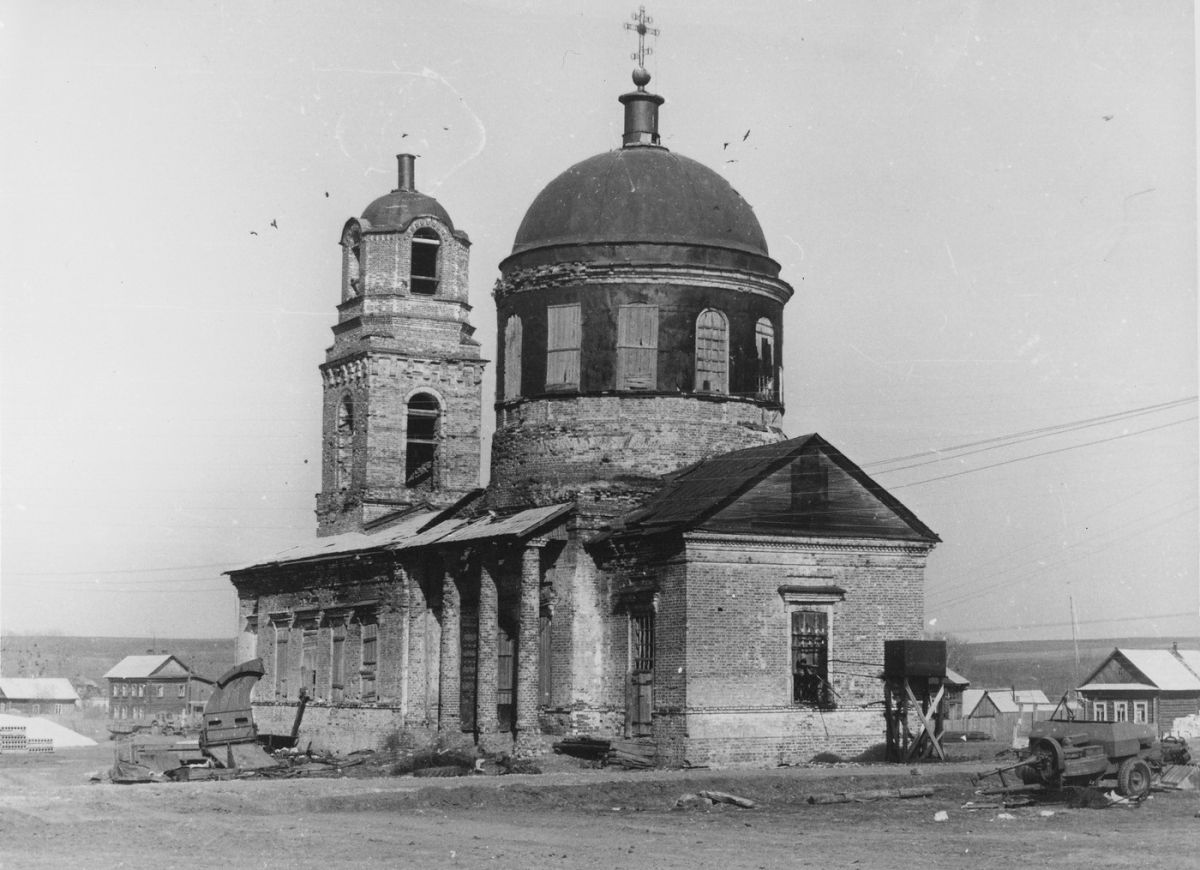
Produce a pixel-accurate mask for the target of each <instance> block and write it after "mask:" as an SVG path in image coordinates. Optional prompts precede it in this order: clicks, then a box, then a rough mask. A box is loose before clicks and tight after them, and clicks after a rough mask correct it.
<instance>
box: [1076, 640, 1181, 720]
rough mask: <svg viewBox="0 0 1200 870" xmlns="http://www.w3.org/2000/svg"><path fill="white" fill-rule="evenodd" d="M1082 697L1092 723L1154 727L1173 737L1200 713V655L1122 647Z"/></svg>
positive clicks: (1099, 670)
mask: <svg viewBox="0 0 1200 870" xmlns="http://www.w3.org/2000/svg"><path fill="white" fill-rule="evenodd" d="M1079 694H1080V695H1081V697H1082V698H1083V700H1084V711H1085V714H1086V715H1087V717H1088V718H1089V719H1093V720H1096V721H1101V722H1150V723H1154V724H1156V725H1157V726H1158V732H1159V734H1160V735H1161V734H1166V733H1169V732H1171V731H1172V730H1173V723H1174V720H1175V719H1181V718H1183V717H1186V716H1190V715H1195V714H1197V713H1200V651H1198V650H1181V649H1178V648H1175V649H1169V650H1167V649H1127V648H1121V647H1118V648H1117V649H1114V650H1113V651H1112V652H1111V653H1109V655H1108V657H1107V658H1105V659H1104V661H1102V662H1101V663H1100V664H1099V665H1098V666H1097V667H1096V668H1095V670H1093V671H1092V673H1091V674H1090V675H1089V676H1088V678H1087V679H1086V680H1084V681H1083V685H1081V686H1080V687H1079Z"/></svg>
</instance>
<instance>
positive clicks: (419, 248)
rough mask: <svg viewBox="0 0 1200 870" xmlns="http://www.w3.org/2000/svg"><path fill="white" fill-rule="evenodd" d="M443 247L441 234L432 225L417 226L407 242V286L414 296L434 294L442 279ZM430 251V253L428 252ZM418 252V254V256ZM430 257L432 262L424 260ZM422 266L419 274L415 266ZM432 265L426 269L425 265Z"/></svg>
mask: <svg viewBox="0 0 1200 870" xmlns="http://www.w3.org/2000/svg"><path fill="white" fill-rule="evenodd" d="M444 247H445V245H444V243H443V241H442V237H441V235H440V234H439V233H438V231H437V230H435V229H434V228H433V227H428V226H425V227H417V228H416V229H415V230H413V234H412V236H411V237H410V238H409V242H408V281H409V283H408V288H409V292H410V293H412V294H413V295H416V296H436V295H437V293H438V290H439V289H440V287H441V281H442V249H443V248H444ZM430 251H432V253H430ZM418 252H420V255H419V256H418ZM430 257H432V264H430V263H428V262H426V261H427V260H428V259H429V258H430ZM418 265H420V266H421V267H422V271H421V273H420V274H418V272H417V266H418ZM429 265H432V269H429V270H428V271H426V269H425V267H426V266H429ZM430 273H432V274H430ZM418 287H419V288H421V289H417V288H418Z"/></svg>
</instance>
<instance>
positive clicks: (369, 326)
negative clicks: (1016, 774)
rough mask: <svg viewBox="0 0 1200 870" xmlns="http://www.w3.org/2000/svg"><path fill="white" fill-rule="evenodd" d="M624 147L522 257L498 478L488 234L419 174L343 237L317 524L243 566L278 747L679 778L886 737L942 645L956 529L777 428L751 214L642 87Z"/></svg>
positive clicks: (544, 200)
mask: <svg viewBox="0 0 1200 870" xmlns="http://www.w3.org/2000/svg"><path fill="white" fill-rule="evenodd" d="M633 80H634V85H635V90H634V91H632V92H630V93H626V94H624V95H622V96H621V97H620V98H619V99H620V102H621V103H622V104H623V106H624V117H625V123H624V134H623V137H622V142H621V147H619V148H617V149H615V150H611V151H606V152H604V153H601V154H598V155H596V156H595V157H591V158H589V159H587V160H584V161H582V162H580V163H578V164H576V165H574V166H572V167H570V168H569V169H567V170H566V171H565V172H563V173H562V174H561V175H559V176H558V177H557V178H555V179H554V180H552V181H551V182H550V183H549V184H548V185H547V186H546V187H545V188H544V189H543V190H542V191H541V193H539V194H538V195H537V196H536V197H535V198H534V199H533V202H532V204H531V205H530V207H529V209H528V211H527V212H526V214H525V217H524V220H523V221H522V222H521V224H520V228H519V229H518V231H517V234H516V238H515V239H514V242H513V247H512V253H511V254H510V255H509V256H508V257H507V258H506V259H504V260H503V261H502V262H501V263H500V277H499V279H498V280H497V281H496V284H495V289H494V291H493V296H494V300H495V305H496V311H497V324H498V329H497V336H496V339H497V348H498V351H497V360H496V365H497V376H496V383H497V387H496V397H495V402H494V411H495V415H496V419H495V434H494V436H493V439H492V450H491V465H490V482H489V484H488V485H487V487H486V488H481V487H480V486H479V481H480V458H481V457H480V448H481V437H480V421H481V415H482V386H481V384H482V375H483V368H484V365H485V364H486V363H485V361H484V360H483V359H482V358H481V355H480V348H479V343H478V341H477V340H476V339H475V338H474V337H473V329H472V327H471V325H470V323H469V321H468V314H469V312H470V310H471V307H470V305H469V304H468V283H467V264H468V256H469V253H470V239H469V238H468V236H467V234H466V233H465V232H463V231H462V229H461V228H460V227H459V226H458V225H456V224H455V222H454V221H453V220H452V219H451V217H450V215H449V214H448V213H447V212H446V210H445V209H444V208H443V207H442V206H441V204H439V203H438V202H437V201H436V200H435V199H433V198H431V197H429V196H427V195H425V194H422V193H419V192H418V191H417V189H416V180H415V168H414V158H413V157H412V156H411V155H400V157H399V169H398V183H397V187H396V189H395V190H393V191H392V192H390V193H388V194H386V195H384V196H382V197H380V198H379V199H377V200H375V201H374V202H372V203H371V204H370V205H369V206H367V208H366V210H365V211H364V212H363V213H362V216H361V217H359V218H352V219H351V220H349V221H348V222H347V223H346V225H345V226H344V228H343V229H342V233H341V237H340V243H341V247H342V264H343V268H342V287H341V293H340V302H338V304H337V313H338V319H337V324H336V325H335V326H334V327H333V335H334V339H333V344H332V346H331V347H330V348H329V350H328V352H327V356H326V360H325V363H324V364H323V365H322V366H321V376H322V382H323V385H324V412H323V413H324V418H323V421H324V422H323V433H324V434H323V439H324V440H323V454H322V456H323V460H322V479H321V492H320V494H319V495H318V496H317V508H316V513H317V536H316V537H315V538H314V539H312V540H310V541H307V542H303V543H300V544H299V545H297V546H296V547H294V548H293V549H291V550H289V551H286V552H284V553H281V554H278V555H277V556H276V557H274V558H272V559H270V560H267V561H263V562H260V563H257V564H254V565H249V566H246V567H244V568H240V569H237V570H234V571H231V572H230V578H231V580H232V582H233V584H234V586H235V587H236V589H237V593H238V598H239V602H240V613H239V621H240V626H239V629H240V636H239V641H238V654H239V660H247V659H251V658H255V657H260V658H261V659H262V660H263V663H264V666H265V670H266V676H265V677H264V678H263V679H262V680H261V681H260V682H259V684H258V685H257V687H256V689H255V695H254V699H253V700H254V712H255V718H256V721H257V722H258V725H259V728H260V731H263V732H266V733H287V732H288V731H290V729H291V724H292V722H293V720H294V718H295V714H296V708H297V706H298V705H299V703H300V700H301V697H302V695H303V697H304V698H306V699H307V706H306V710H305V713H304V718H303V722H302V726H301V740H302V742H304V743H306V744H307V743H308V742H309V741H311V742H312V745H313V746H314V747H319V748H324V749H329V750H332V751H347V750H351V749H358V748H374V747H376V746H378V745H379V743H380V742H381V741H382V740H383V738H384V737H386V736H387V735H388V734H389V733H392V732H395V731H397V730H402V729H422V730H428V731H431V732H441V733H444V734H447V735H452V736H455V737H457V736H460V735H467V736H469V737H470V738H472V739H474V740H476V741H477V742H478V743H479V744H480V745H482V746H484V747H486V748H488V749H492V750H504V751H509V752H515V753H520V754H536V753H539V752H545V751H548V749H549V746H550V744H551V743H552V742H553V741H554V740H556V739H559V738H560V737H562V736H567V735H590V736H595V737H613V738H615V737H623V738H630V739H638V740H641V741H644V742H645V743H646V744H647V748H648V750H649V751H652V752H653V753H654V754H655V756H656V757H657V759H658V761H659V763H661V764H664V765H674V766H683V765H689V764H691V765H734V764H746V765H754V764H760V765H765V764H772V765H773V764H777V763H784V762H791V763H794V762H802V761H807V760H809V759H810V758H812V756H813V755H815V754H817V753H819V752H822V751H830V752H836V753H839V754H850V753H855V752H858V751H861V750H863V749H865V748H867V747H868V746H871V745H873V744H877V743H880V742H882V741H883V739H884V722H883V714H882V699H883V689H882V683H881V682H880V680H879V679H878V675H879V672H880V671H881V669H882V663H883V642H884V640H885V639H911V638H918V637H920V636H921V630H922V618H923V601H924V599H923V586H924V566H925V561H926V558H927V556H928V554H929V552H930V551H931V550H932V548H933V547H934V545H935V544H936V543H937V541H938V538H937V536H936V535H935V534H934V532H933V531H931V530H930V529H929V528H928V527H926V526H925V525H924V524H923V523H922V522H921V521H920V520H919V519H918V518H917V517H916V516H914V515H913V514H912V512H911V511H909V510H908V509H907V508H905V507H904V505H902V504H901V503H900V502H899V501H898V500H897V499H896V498H894V497H893V496H892V495H890V494H889V493H888V492H887V491H885V490H884V489H883V488H882V487H880V486H879V485H878V484H877V483H875V482H874V481H873V480H872V479H871V478H870V477H868V476H867V475H866V474H865V473H864V472H863V471H862V470H861V469H860V468H859V467H858V466H856V465H855V464H854V463H853V462H852V461H851V460H849V459H848V458H847V457H846V456H844V455H843V454H842V453H841V452H840V451H839V450H838V449H837V448H836V447H834V446H833V445H832V444H830V443H829V442H827V441H826V440H825V439H823V438H822V437H821V436H819V435H816V434H809V435H803V436H800V437H794V438H789V437H787V436H786V435H785V434H784V432H783V429H782V428H781V424H782V417H783V411H784V408H783V392H782V382H783V377H784V371H783V365H782V361H783V359H784V353H783V349H784V334H783V326H784V320H783V311H784V306H785V305H786V304H787V303H788V301H789V299H790V298H791V297H792V295H793V290H792V287H791V286H789V285H788V284H787V283H786V282H785V281H784V280H782V279H781V278H780V275H779V272H780V267H779V264H778V263H777V262H776V261H775V260H773V259H771V257H770V255H769V253H768V249H767V241H766V236H765V234H764V232H763V229H762V227H761V226H760V225H759V223H758V220H757V219H756V217H755V215H754V211H753V210H752V209H751V207H750V205H749V204H748V203H747V202H746V201H745V200H744V199H743V198H742V197H741V196H740V195H739V194H738V192H737V191H736V190H734V189H733V188H732V187H731V186H730V185H729V183H728V182H727V181H725V179H724V178H722V177H721V176H720V175H718V174H717V173H716V172H714V171H712V170H711V169H709V168H707V167H705V166H703V165H701V164H700V163H697V162H696V161H694V160H690V159H688V158H687V157H684V156H682V155H680V154H677V153H674V152H672V151H670V150H668V149H667V148H665V147H663V145H662V144H661V142H660V139H659V108H660V106H661V105H662V104H663V102H664V100H663V98H662V97H661V96H658V95H656V94H653V93H650V92H648V91H647V90H646V86H647V85H648V84H649V81H650V76H649V74H648V73H647V72H646V71H645V70H644V69H641V68H639V69H638V70H636V71H635V72H634V77H633Z"/></svg>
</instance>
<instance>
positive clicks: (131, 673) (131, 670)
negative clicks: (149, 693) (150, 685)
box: [104, 655, 191, 680]
mask: <svg viewBox="0 0 1200 870" xmlns="http://www.w3.org/2000/svg"><path fill="white" fill-rule="evenodd" d="M171 662H174V663H175V665H176V667H174V668H170V667H169V665H170V664H171ZM166 671H170V672H172V673H166ZM154 676H191V671H190V670H189V669H188V666H187V665H185V664H184V663H183V662H181V661H180V660H179V659H177V658H175V656H172V655H153V656H125V658H123V659H121V660H120V661H119V662H117V663H116V664H115V665H113V666H112V668H111V669H109V671H108V673H106V674H105V675H104V679H106V680H133V679H139V678H145V677H154Z"/></svg>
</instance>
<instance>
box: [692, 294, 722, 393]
mask: <svg viewBox="0 0 1200 870" xmlns="http://www.w3.org/2000/svg"><path fill="white" fill-rule="evenodd" d="M706 317H707V318H708V319H709V320H713V319H716V321H717V322H716V324H713V323H702V322H701V320H702V319H704V318H706ZM703 330H709V331H711V332H712V333H713V335H711V336H705V335H704V333H703V332H702V331H703ZM702 360H709V361H712V362H713V365H711V366H709V367H704V368H702V367H701V361H702ZM693 362H694V365H693V369H694V372H695V384H694V389H695V391H696V392H697V393H709V394H713V395H728V393H729V318H728V317H727V316H726V315H725V312H724V311H721V310H720V309H717V308H705V309H704V310H703V311H701V312H700V313H699V314H697V315H696V342H695V349H694V360H693ZM705 374H710V378H709V379H705V377H704V375H705ZM717 376H719V378H720V381H719V383H717V384H715V385H714V383H713V381H714V380H715V379H716V377H717ZM705 384H707V386H705Z"/></svg>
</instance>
